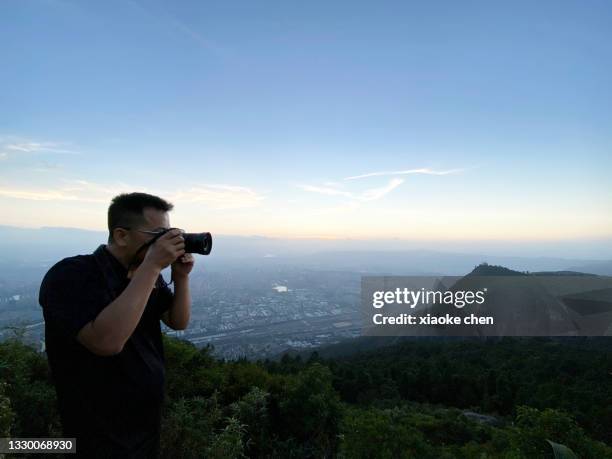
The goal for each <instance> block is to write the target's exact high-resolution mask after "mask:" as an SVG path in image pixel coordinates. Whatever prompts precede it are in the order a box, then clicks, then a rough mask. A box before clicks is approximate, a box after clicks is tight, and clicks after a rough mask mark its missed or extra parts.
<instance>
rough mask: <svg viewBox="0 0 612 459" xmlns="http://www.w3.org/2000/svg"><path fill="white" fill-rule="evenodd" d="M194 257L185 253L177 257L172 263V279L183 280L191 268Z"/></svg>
mask: <svg viewBox="0 0 612 459" xmlns="http://www.w3.org/2000/svg"><path fill="white" fill-rule="evenodd" d="M194 263H195V258H194V256H193V255H192V254H190V253H186V254H184V255H183V256H181V257H179V258H178V259H177V260H176V261H175V262H174V263H172V280H173V281H176V280H179V281H180V280H183V279H186V278H187V276H189V273H190V272H191V270H192V269H193V265H194Z"/></svg>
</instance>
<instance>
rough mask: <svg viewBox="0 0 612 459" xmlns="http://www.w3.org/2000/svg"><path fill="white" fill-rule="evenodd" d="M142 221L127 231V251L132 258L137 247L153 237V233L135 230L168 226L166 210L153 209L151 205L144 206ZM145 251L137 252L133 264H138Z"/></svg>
mask: <svg viewBox="0 0 612 459" xmlns="http://www.w3.org/2000/svg"><path fill="white" fill-rule="evenodd" d="M142 216H143V222H142V223H141V224H140V225H137V226H136V227H135V228H134V229H132V230H131V231H129V236H128V237H127V238H126V241H127V245H126V249H127V252H128V253H129V254H130V258H132V257H133V256H134V255H135V254H136V252H137V251H138V249H139V248H140V247H141V246H142V245H143V244H145V243H147V242H148V241H150V240H151V239H153V238H154V237H155V235H154V234H147V233H142V232H140V231H136V230H143V231H162V230H165V229H168V228H170V219H169V218H168V212H164V211H163V210H159V209H155V208H153V207H145V208H144V210H143V212H142ZM146 253H147V250H146V249H143V250H141V251H140V253H139V254H138V257H137V258H136V259H135V260H134V264H140V263H141V262H142V260H144V257H145V255H146Z"/></svg>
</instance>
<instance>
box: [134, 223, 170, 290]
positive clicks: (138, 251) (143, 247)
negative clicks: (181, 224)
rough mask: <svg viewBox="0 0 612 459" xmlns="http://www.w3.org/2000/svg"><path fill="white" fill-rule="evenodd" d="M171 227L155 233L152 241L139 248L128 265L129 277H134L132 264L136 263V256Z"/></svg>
mask: <svg viewBox="0 0 612 459" xmlns="http://www.w3.org/2000/svg"><path fill="white" fill-rule="evenodd" d="M171 229H172V228H168V229H167V230H165V231H163V232H160V233H159V234H157V235H155V236H154V237H153V238H152V239H151V240H150V241H147V242H145V243H144V244H142V245H141V246H140V247H139V248H138V250H137V251H136V253H135V254H134V256H133V257H132V261H130V264H129V265H128V277H129V278H131V277H132V265H134V263H135V262H136V257H137V256H138V254H139V253H140V252H142V251H143V250H145V249H147V248H148V247H149V246H150V245H152V244H153V243H154V242H155V241H157V240H158V239H159V238H160V237H162V236H163V235H164V234H166V233H167V232H168V231H170V230H171Z"/></svg>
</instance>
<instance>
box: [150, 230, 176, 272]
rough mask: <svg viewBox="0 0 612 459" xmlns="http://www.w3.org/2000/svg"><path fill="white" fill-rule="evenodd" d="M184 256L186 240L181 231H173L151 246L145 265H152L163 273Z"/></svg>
mask: <svg viewBox="0 0 612 459" xmlns="http://www.w3.org/2000/svg"><path fill="white" fill-rule="evenodd" d="M183 255H185V239H184V238H183V236H182V233H181V230H179V229H173V230H170V231H168V232H167V233H166V234H164V235H163V236H161V237H160V238H159V239H157V240H156V241H155V242H154V243H153V244H151V245H150V246H149V248H148V249H147V254H146V255H145V258H144V260H143V264H150V265H152V266H154V267H155V268H156V269H159V270H160V271H161V270H162V269H164V268H166V267H167V266H168V265H169V264H170V263H173V262H174V261H175V260H176V259H178V258H179V257H182V256H183Z"/></svg>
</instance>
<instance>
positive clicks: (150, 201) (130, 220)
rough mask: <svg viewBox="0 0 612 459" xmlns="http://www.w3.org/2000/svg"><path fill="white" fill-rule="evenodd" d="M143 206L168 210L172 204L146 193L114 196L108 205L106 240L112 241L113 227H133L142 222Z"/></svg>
mask: <svg viewBox="0 0 612 459" xmlns="http://www.w3.org/2000/svg"><path fill="white" fill-rule="evenodd" d="M145 207H153V208H154V209H157V210H162V211H164V212H168V211H170V210H172V208H173V207H174V205H172V204H171V203H169V202H168V201H166V200H164V199H162V198H160V197H158V196H153V195H152V194H147V193H123V194H120V195H118V196H115V197H114V198H113V200H112V201H111V204H110V206H109V207H108V233H109V234H108V242H109V243H110V242H112V241H113V230H114V229H115V228H118V227H126V228H133V227H135V226H138V225H141V224H142V223H144V217H143V210H144V209H145Z"/></svg>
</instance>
